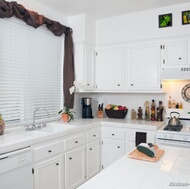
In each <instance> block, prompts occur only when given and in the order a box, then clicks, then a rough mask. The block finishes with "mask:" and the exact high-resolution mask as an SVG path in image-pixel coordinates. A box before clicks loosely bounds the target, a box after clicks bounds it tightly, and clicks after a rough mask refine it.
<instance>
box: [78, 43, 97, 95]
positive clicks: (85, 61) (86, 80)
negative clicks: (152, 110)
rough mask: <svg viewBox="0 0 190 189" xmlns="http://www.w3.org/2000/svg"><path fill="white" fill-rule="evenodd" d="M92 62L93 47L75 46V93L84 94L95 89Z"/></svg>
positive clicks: (79, 44)
mask: <svg viewBox="0 0 190 189" xmlns="http://www.w3.org/2000/svg"><path fill="white" fill-rule="evenodd" d="M94 61H95V50H94V46H92V45H88V44H85V43H78V44H75V72H76V73H75V74H76V82H77V86H76V87H77V88H76V91H78V92H85V91H93V90H94V89H95V78H94V75H95V74H94V73H95V70H94Z"/></svg>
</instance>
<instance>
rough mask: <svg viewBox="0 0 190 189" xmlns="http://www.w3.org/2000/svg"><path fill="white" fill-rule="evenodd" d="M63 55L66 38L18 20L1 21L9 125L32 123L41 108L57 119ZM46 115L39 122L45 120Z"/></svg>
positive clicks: (0, 82)
mask: <svg viewBox="0 0 190 189" xmlns="http://www.w3.org/2000/svg"><path fill="white" fill-rule="evenodd" d="M62 54H63V38H62V37H56V36H54V35H53V34H52V33H51V32H50V31H49V30H47V28H45V27H43V26H42V27H39V28H38V29H34V28H32V27H30V26H27V25H26V24H25V23H24V22H22V21H20V20H18V19H16V18H11V19H0V113H1V114H2V116H3V118H4V120H5V122H6V124H7V125H9V124H15V123H19V124H28V123H30V122H32V119H33V112H34V110H35V109H36V108H38V107H43V108H45V109H46V110H47V111H48V112H49V114H50V117H52V118H55V117H57V113H58V111H59V110H60V109H61V99H62V98H61V93H62V91H61V88H62V87H61V84H62V82H61V78H62V62H63V56H62ZM44 113H45V112H43V111H42V112H40V113H39V118H43V116H44V118H45V116H46V114H44ZM43 114H44V115H43Z"/></svg>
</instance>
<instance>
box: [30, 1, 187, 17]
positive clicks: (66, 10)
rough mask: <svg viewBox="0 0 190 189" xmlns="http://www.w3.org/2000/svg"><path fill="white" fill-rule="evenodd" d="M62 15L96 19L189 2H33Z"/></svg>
mask: <svg viewBox="0 0 190 189" xmlns="http://www.w3.org/2000/svg"><path fill="white" fill-rule="evenodd" d="M33 1H36V2H38V3H40V4H44V3H45V5H46V6H47V7H51V8H52V9H54V10H56V11H58V12H60V13H62V14H64V15H65V16H73V15H77V14H82V13H86V14H89V15H91V16H93V17H94V18H96V19H100V18H105V17H110V16H116V15H121V14H127V13H132V12H137V11H142V10H148V9H154V8H160V7H165V6H170V5H176V4H182V3H188V2H190V0H46V1H44V0H33Z"/></svg>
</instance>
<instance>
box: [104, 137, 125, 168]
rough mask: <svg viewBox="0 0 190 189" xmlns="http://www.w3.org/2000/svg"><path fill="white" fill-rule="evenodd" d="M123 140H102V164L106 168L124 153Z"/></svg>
mask: <svg viewBox="0 0 190 189" xmlns="http://www.w3.org/2000/svg"><path fill="white" fill-rule="evenodd" d="M124 146H125V145H124V142H123V141H119V140H106V139H104V140H103V145H102V165H103V168H106V167H107V166H109V165H110V164H112V163H113V162H115V161H116V160H118V159H119V158H120V157H122V156H123V155H124V154H125V150H124Z"/></svg>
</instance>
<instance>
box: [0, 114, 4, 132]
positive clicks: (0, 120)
mask: <svg viewBox="0 0 190 189" xmlns="http://www.w3.org/2000/svg"><path fill="white" fill-rule="evenodd" d="M4 131H5V122H4V120H3V118H2V115H1V114H0V135H3V134H4Z"/></svg>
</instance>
